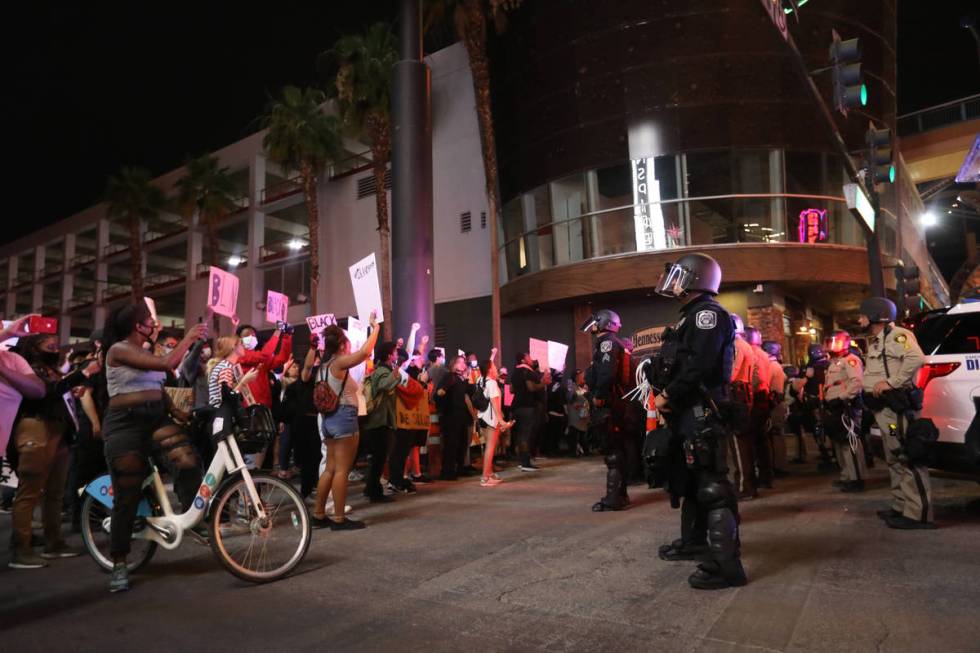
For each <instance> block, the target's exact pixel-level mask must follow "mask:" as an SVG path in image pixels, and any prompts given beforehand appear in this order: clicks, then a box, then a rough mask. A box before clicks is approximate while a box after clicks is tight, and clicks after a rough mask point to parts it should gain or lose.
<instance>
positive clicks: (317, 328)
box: [306, 313, 337, 333]
mask: <svg viewBox="0 0 980 653" xmlns="http://www.w3.org/2000/svg"><path fill="white" fill-rule="evenodd" d="M331 324H337V318H336V317H334V314H333V313H321V314H320V315H311V316H310V317H308V318H306V326H308V327H310V333H323V331H324V329H326V328H327V327H328V326H330V325H331Z"/></svg>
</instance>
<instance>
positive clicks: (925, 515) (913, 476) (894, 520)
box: [859, 297, 936, 530]
mask: <svg viewBox="0 0 980 653" xmlns="http://www.w3.org/2000/svg"><path fill="white" fill-rule="evenodd" d="M860 312H861V315H860V318H859V320H860V324H861V326H862V327H864V328H866V329H868V332H869V336H868V356H867V368H866V369H865V371H864V396H865V404H867V406H868V407H869V408H871V410H872V411H874V417H875V423H877V424H878V428H879V429H880V430H881V437H882V441H883V444H884V449H885V463H886V464H887V465H888V475H889V477H890V480H891V495H892V500H891V506H890V508H889V509H887V510H879V511H878V516H879V517H881V518H882V519H884V520H885V523H886V524H888V526H889V527H890V528H898V529H903V530H906V529H907V530H911V529H923V528H926V529H928V528H935V527H936V525H935V524H934V523H933V521H932V500H931V490H930V487H929V470H928V467H926V465H925V464H922V463H921V462H915V463H913V462H910V461H909V460H908V458H907V456H906V455H905V443H904V440H905V436H906V428H907V427H908V420H909V415H910V414H911V413H912V412H913V411H914V410H915V409H916V407H915V406H911V405H910V406H908V409H907V410H900V411H896V410H895V408H896V407H898V405H900V404H902V403H903V401H902V400H903V396H904V398H907V397H908V394H909V391H910V390H913V389H914V381H915V376H916V374H917V373H918V371H919V368H921V367H922V364H923V363H924V362H925V357H924V355H923V353H922V349H921V348H920V347H919V343H918V342H916V339H915V334H913V333H912V332H911V331H909V330H908V329H904V328H902V327H900V326H896V325H895V324H894V321H895V315H896V310H895V304H893V303H892V301H891V300H890V299H887V298H885V297H869V298H868V299H865V300H864V301H863V302H862V303H861V311H860ZM908 403H910V402H908ZM919 407H921V406H919Z"/></svg>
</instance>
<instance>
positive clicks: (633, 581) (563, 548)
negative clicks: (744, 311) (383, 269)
mask: <svg viewBox="0 0 980 653" xmlns="http://www.w3.org/2000/svg"><path fill="white" fill-rule="evenodd" d="M542 465H543V469H542V470H541V471H540V472H537V473H521V472H519V471H516V470H513V471H507V472H505V473H504V474H503V476H504V478H505V479H506V480H505V482H504V483H503V484H502V485H500V486H497V487H493V488H482V487H480V485H479V482H478V479H469V480H465V481H460V482H457V483H437V484H433V485H426V486H420V491H419V493H418V494H417V495H414V496H407V497H399V498H398V500H397V501H396V502H394V503H392V504H386V505H381V506H375V505H369V504H365V503H362V502H361V497H360V496H359V494H356V495H355V497H354V501H353V502H352V503H354V506H355V512H356V514H357V516H358V517H359V518H363V519H364V520H365V521H366V522H368V524H369V527H368V528H367V529H365V530H362V531H355V532H329V531H316V532H315V533H314V541H313V545H312V547H311V548H310V552H309V555H308V557H307V559H306V560H305V562H304V564H303V565H302V566H301V568H300V569H299V571H298V573H295V574H294V575H293V576H292V577H290V578H287V579H285V580H283V581H279V582H276V583H271V584H268V585H257V586H253V585H249V584H246V583H243V582H241V581H239V580H237V579H235V578H234V577H232V576H231V575H230V574H228V573H227V572H225V571H224V570H223V569H222V568H221V567H220V566H219V564H218V562H217V561H216V560H215V559H214V558H213V557H212V555H211V552H210V549H208V548H205V547H203V546H201V545H198V544H195V543H186V544H185V545H184V546H183V547H182V548H181V549H180V550H178V551H175V552H166V551H161V552H159V553H158V554H157V556H156V558H155V559H154V560H153V562H152V563H151V565H150V566H149V567H148V568H147V570H146V571H145V572H143V573H140V574H138V575H135V576H134V577H133V582H134V585H133V589H132V590H131V591H130V592H128V593H123V594H118V595H110V594H109V593H108V592H107V590H106V582H107V576H106V575H104V574H103V573H102V572H101V571H99V570H98V569H97V568H96V566H95V564H94V563H93V562H92V561H91V560H89V559H87V558H85V557H81V558H75V559H70V560H61V561H57V562H55V563H54V564H52V566H51V567H49V568H47V569H42V570H34V571H23V570H11V569H8V568H7V566H6V564H7V561H8V559H9V554H8V553H7V552H6V551H5V550H4V551H3V552H2V553H0V565H2V567H0V633H2V635H0V642H2V643H3V645H4V649H5V650H10V651H21V652H28V651H54V650H71V651H99V652H101V653H106V652H110V653H119V652H123V651H140V652H143V653H147V652H151V651H177V650H190V651H232V650H234V651H260V650H261V651H320V652H322V651H396V650H406V651H408V650H412V651H414V650H424V651H459V650H471V651H528V650H534V651H664V652H673V651H685V652H686V651H745V652H749V651H755V652H758V651H807V652H818V651H827V652H834V653H839V652H841V651H903V652H904V651H910V652H913V651H923V652H928V653H939V652H941V653H957V652H960V651H962V652H972V653H976V651H978V650H980V619H978V618H977V605H978V604H980V555H978V554H980V485H978V484H976V483H974V482H971V481H957V480H939V479H937V480H935V482H934V496H935V498H936V520H937V522H938V523H939V525H940V527H941V528H940V529H939V530H936V531H914V532H910V531H894V530H890V529H888V528H886V527H885V526H884V524H883V523H882V522H881V521H879V520H878V519H877V518H876V517H875V515H874V511H875V510H876V509H879V508H882V507H884V505H885V497H886V494H887V488H886V481H885V473H884V469H883V465H881V463H879V464H878V467H877V468H876V469H875V470H873V473H874V478H873V481H872V483H871V488H872V489H871V490H869V491H868V492H866V493H864V494H861V495H845V494H841V493H839V492H837V491H835V490H833V489H832V488H831V487H830V481H831V480H832V476H831V475H827V474H822V475H821V474H818V473H817V472H816V471H815V470H813V469H812V468H810V467H803V468H800V469H797V470H795V472H796V474H795V475H794V476H793V477H791V478H788V479H785V480H783V481H781V482H780V483H779V486H778V487H777V489H776V490H775V491H768V492H767V493H766V494H765V495H764V496H763V498H761V499H759V500H756V501H753V502H750V503H747V504H743V506H742V541H743V558H744V562H745V567H746V570H747V572H748V575H749V581H750V582H749V585H748V586H746V587H743V588H739V589H729V590H723V591H716V592H697V591H694V590H691V589H689V588H688V586H687V582H686V581H687V576H688V575H689V574H690V572H691V571H692V564H691V563H677V562H675V563H667V562H663V561H661V560H659V559H658V558H657V555H656V548H657V546H658V545H659V544H661V543H663V542H665V541H669V540H670V539H672V538H674V537H676V535H677V524H678V513H677V512H676V511H673V510H671V509H670V507H669V504H668V501H667V497H666V496H665V495H664V494H663V493H662V492H660V491H658V490H648V489H646V488H645V487H643V486H634V487H633V488H631V494H632V496H633V501H634V504H633V507H632V508H630V509H629V510H627V511H624V512H620V513H599V514H597V513H592V512H590V510H589V507H590V505H591V503H592V502H593V501H594V500H595V499H597V498H598V496H599V494H600V487H601V486H602V482H603V478H604V467H603V465H602V463H601V461H600V459H598V458H590V459H584V460H577V461H572V460H548V461H543V462H542ZM9 531H10V518H9V515H2V516H0V537H2V538H4V541H7V538H9ZM71 541H72V542H75V543H79V542H80V540H79V538H78V537H77V536H75V537H74V538H73V539H72V540H71Z"/></svg>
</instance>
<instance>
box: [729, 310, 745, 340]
mask: <svg viewBox="0 0 980 653" xmlns="http://www.w3.org/2000/svg"><path fill="white" fill-rule="evenodd" d="M729 315H731V316H732V328H733V329H735V333H737V334H738V335H740V336H744V335H745V322H743V321H742V317H741V316H740V315H739V314H738V313H729Z"/></svg>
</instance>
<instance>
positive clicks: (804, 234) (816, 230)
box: [799, 209, 827, 245]
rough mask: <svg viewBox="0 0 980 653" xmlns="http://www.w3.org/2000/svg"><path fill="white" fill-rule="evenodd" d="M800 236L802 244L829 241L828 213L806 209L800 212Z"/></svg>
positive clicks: (822, 210)
mask: <svg viewBox="0 0 980 653" xmlns="http://www.w3.org/2000/svg"><path fill="white" fill-rule="evenodd" d="M799 235H800V242H801V243H809V244H811V245H812V244H814V243H823V242H826V240H827V211H825V210H824V209H804V210H803V211H800V224H799Z"/></svg>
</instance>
